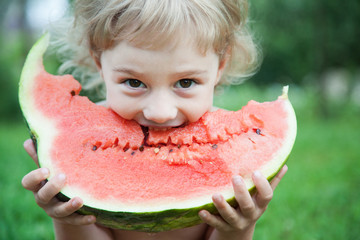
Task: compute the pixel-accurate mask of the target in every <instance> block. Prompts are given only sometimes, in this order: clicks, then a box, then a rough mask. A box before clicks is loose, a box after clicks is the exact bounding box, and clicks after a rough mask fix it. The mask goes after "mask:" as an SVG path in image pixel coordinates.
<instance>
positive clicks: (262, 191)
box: [199, 165, 288, 240]
mask: <svg viewBox="0 0 360 240" xmlns="http://www.w3.org/2000/svg"><path fill="white" fill-rule="evenodd" d="M287 169H288V168H287V166H286V165H285V166H284V167H283V168H282V169H281V170H280V172H279V173H278V174H277V175H276V176H275V178H274V179H273V180H272V181H271V183H269V182H268V181H267V179H266V178H265V177H264V176H263V175H262V174H261V173H259V172H255V173H254V174H253V176H252V178H253V182H254V184H255V187H256V189H257V192H256V193H255V194H253V195H252V196H251V195H250V193H249V192H248V190H247V188H246V186H245V183H244V182H243V180H242V179H241V177H240V176H235V177H234V178H233V187H234V192H235V199H236V201H237V202H238V204H239V206H238V207H237V208H236V209H235V208H233V207H231V206H230V205H229V204H228V203H227V202H226V201H225V199H224V197H223V196H221V195H220V194H214V195H213V202H214V205H215V207H216V208H217V210H218V211H219V214H220V216H215V215H212V214H210V213H209V212H208V211H206V210H201V211H200V212H199V216H200V217H201V219H202V220H203V221H204V222H205V223H207V224H208V225H210V226H211V227H213V228H214V229H215V230H217V231H214V232H213V233H212V236H211V237H215V235H216V236H219V237H220V236H223V237H225V238H226V239H229V240H230V239H232V238H236V239H252V235H253V231H254V228H255V223H256V221H257V220H258V219H259V218H260V217H261V215H262V214H263V213H264V212H265V210H266V208H267V206H268V204H269V202H270V201H271V199H272V197H273V191H274V189H275V188H276V186H277V185H278V184H279V182H280V180H281V179H282V177H283V176H284V175H285V173H286V171H287ZM242 236H243V237H244V238H242ZM245 236H246V237H245ZM215 238H216V237H215Z"/></svg>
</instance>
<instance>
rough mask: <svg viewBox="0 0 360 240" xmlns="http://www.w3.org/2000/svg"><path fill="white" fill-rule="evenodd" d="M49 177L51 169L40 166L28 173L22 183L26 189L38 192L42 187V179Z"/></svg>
mask: <svg viewBox="0 0 360 240" xmlns="http://www.w3.org/2000/svg"><path fill="white" fill-rule="evenodd" d="M47 177H49V170H48V169H47V168H38V169H35V170H33V171H31V172H29V173H28V174H26V175H25V176H24V177H23V179H22V180H21V184H22V186H23V187H24V188H25V189H27V190H30V191H33V192H37V191H39V189H40V188H41V187H42V181H44V180H45V179H46V178H47Z"/></svg>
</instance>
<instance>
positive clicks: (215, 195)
mask: <svg viewBox="0 0 360 240" xmlns="http://www.w3.org/2000/svg"><path fill="white" fill-rule="evenodd" d="M213 199H214V200H215V201H218V202H220V201H222V196H221V195H220V194H218V193H216V194H214V195H213Z"/></svg>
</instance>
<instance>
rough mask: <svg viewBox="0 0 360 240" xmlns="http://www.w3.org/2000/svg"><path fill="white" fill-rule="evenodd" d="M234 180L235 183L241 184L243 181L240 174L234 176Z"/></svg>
mask: <svg viewBox="0 0 360 240" xmlns="http://www.w3.org/2000/svg"><path fill="white" fill-rule="evenodd" d="M233 181H234V183H235V184H236V185H241V184H242V183H243V179H242V177H240V176H238V175H236V176H234V177H233Z"/></svg>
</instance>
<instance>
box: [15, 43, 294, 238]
mask: <svg viewBox="0 0 360 240" xmlns="http://www.w3.org/2000/svg"><path fill="white" fill-rule="evenodd" d="M46 38H47V37H44V38H43V40H41V41H40V42H39V43H38V44H37V45H35V47H34V49H33V50H32V51H31V52H30V54H29V57H28V60H27V62H26V64H25V67H24V70H23V74H22V78H21V83H20V90H19V95H20V103H21V107H22V110H23V113H24V116H25V118H26V120H27V122H28V124H29V128H30V129H31V131H32V133H33V135H34V136H35V137H36V139H37V145H38V155H39V163H40V165H41V166H43V167H48V168H49V169H50V171H51V177H52V176H54V175H56V174H58V173H65V174H66V176H67V183H66V187H65V188H64V189H63V190H62V194H64V195H65V196H67V197H68V198H71V197H75V196H80V197H81V198H82V199H83V200H84V204H85V205H86V206H87V207H89V209H92V210H93V209H95V211H92V210H89V209H87V210H86V211H84V212H85V213H87V214H98V219H99V221H100V222H101V223H102V224H104V225H107V226H111V227H119V228H124V229H140V230H144V231H162V230H169V229H172V228H178V227H184V226H190V225H193V224H196V223H198V222H199V219H198V217H197V214H196V211H198V210H199V209H200V208H202V207H203V208H205V207H204V206H206V205H207V204H211V196H212V194H214V193H217V192H219V193H222V194H223V195H224V197H225V198H226V199H232V198H233V190H232V186H231V178H232V176H234V175H238V174H239V175H241V176H242V177H243V178H244V179H245V181H246V183H247V185H248V187H249V189H250V188H252V187H253V183H252V182H251V174H252V172H253V171H254V170H260V171H262V172H263V174H265V175H266V176H267V177H268V178H271V177H272V176H274V174H275V173H276V172H277V171H278V170H279V169H280V168H281V166H282V165H283V164H284V162H285V160H286V158H287V156H288V155H289V153H290V151H291V148H292V145H293V143H294V140H295V135H296V120H295V115H294V112H293V109H292V107H291V104H290V102H289V100H288V98H287V92H286V91H285V93H284V94H283V95H282V96H280V97H279V98H278V99H277V100H275V101H273V102H265V103H258V102H255V101H250V102H249V103H248V104H247V105H246V106H245V107H243V108H242V109H241V110H239V111H236V112H232V111H225V110H217V111H215V112H209V113H206V114H205V115H204V116H203V117H201V118H200V120H198V121H197V122H194V123H189V124H188V125H187V126H183V127H179V128H173V129H170V130H166V131H154V130H149V129H147V128H144V127H142V126H140V125H139V124H137V123H136V122H135V121H129V120H125V119H123V118H121V117H119V116H118V115H117V114H116V113H114V112H113V111H112V110H110V109H108V108H105V107H103V106H98V105H96V104H94V103H92V102H91V101H89V100H88V98H87V97H83V96H79V95H78V94H79V92H80V90H81V85H80V84H79V83H78V82H77V81H76V80H75V79H74V78H73V77H72V76H69V75H65V76H54V75H51V74H48V73H47V72H46V71H45V70H44V68H43V65H42V58H41V57H42V54H43V52H44V51H45V49H46V47H47V42H46V41H47V40H46ZM44 39H45V40H44ZM31 54H32V55H31ZM211 208H213V206H211ZM172 209H176V210H179V209H183V210H184V211H183V212H182V213H181V214H179V213H178V214H177V215H176V214H173V213H172V212H171V214H170V213H169V210H172ZM189 209H195V210H196V209H197V210H196V211H194V212H195V214H193V215H194V216H191V221H190V220H181V217H180V216H181V215H182V214H185V213H187V212H189ZM104 212H105V213H106V214H104ZM109 212H110V213H109ZM163 212H167V213H169V214H165V215H164V217H162V218H161V219H160V220H159V221H157V220H156V219H158V218H156V217H155V215H156V216H158V215H159V213H163ZM112 213H115V214H116V213H125V215H126V218H128V217H129V216H130V215H131V214H136V220H134V219H133V220H126V221H125V222H124V220H123V218H124V217H123V215H121V217H120V218H121V220H119V219H116V220H113V218H114V217H113V216H111V217H108V215H111V214H112ZM150 213H156V214H155V215H154V216H152V219H150V220H152V221H155V222H156V223H155V225H151V227H149V224H150V223H149V221H144V219H142V218H141V217H139V216H141V215H142V214H145V215H146V214H147V217H148V215H149V214H150ZM150 215H151V214H150ZM101 216H104V220H103V221H102V217H101ZM131 216H132V215H131ZM130 218H131V217H130ZM137 219H140V220H139V222H140V223H139V222H137ZM164 219H167V223H166V224H165V223H164ZM169 219H170V220H169ZM175 219H177V220H175ZM179 219H180V220H179ZM184 219H185V218H184ZM135 222H136V223H135ZM161 222H162V223H161ZM169 222H170V223H171V224H170V223H169ZM149 229H151V230H149Z"/></svg>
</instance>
